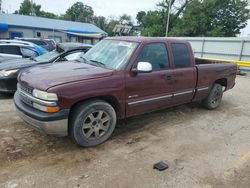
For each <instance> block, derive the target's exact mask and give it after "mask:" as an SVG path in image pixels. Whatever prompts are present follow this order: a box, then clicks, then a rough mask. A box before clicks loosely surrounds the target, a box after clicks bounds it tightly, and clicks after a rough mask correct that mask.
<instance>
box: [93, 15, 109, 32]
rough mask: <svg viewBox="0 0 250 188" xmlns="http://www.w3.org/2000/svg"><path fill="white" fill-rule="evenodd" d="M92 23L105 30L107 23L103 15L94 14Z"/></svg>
mask: <svg viewBox="0 0 250 188" xmlns="http://www.w3.org/2000/svg"><path fill="white" fill-rule="evenodd" d="M93 23H94V24H95V25H96V26H97V27H99V28H101V29H102V30H105V28H106V25H107V20H106V18H105V17H104V16H94V17H93Z"/></svg>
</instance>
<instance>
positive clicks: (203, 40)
mask: <svg viewBox="0 0 250 188" xmlns="http://www.w3.org/2000/svg"><path fill="white" fill-rule="evenodd" d="M204 46H205V38H203V39H202V46H201V57H203V53H204Z"/></svg>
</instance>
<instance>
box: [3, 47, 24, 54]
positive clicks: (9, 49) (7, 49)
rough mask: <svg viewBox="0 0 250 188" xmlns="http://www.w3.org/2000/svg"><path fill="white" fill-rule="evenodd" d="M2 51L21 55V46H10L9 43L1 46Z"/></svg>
mask: <svg viewBox="0 0 250 188" xmlns="http://www.w3.org/2000/svg"><path fill="white" fill-rule="evenodd" d="M1 53H4V54H13V55H21V53H20V49H19V47H18V46H11V45H10V46H9V45H4V46H1Z"/></svg>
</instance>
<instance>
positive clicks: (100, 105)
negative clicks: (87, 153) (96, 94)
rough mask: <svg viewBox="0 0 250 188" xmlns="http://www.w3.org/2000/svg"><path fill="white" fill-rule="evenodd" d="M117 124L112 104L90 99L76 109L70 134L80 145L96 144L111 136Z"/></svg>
mask: <svg viewBox="0 0 250 188" xmlns="http://www.w3.org/2000/svg"><path fill="white" fill-rule="evenodd" d="M115 125H116V112H115V110H114V108H113V107H112V106H111V105H110V104H108V103H106V102H105V101H101V100H94V101H88V102H84V103H82V104H81V105H78V106H77V107H76V109H74V111H73V118H72V121H71V122H70V127H69V129H70V136H71V137H72V139H73V140H74V141H75V142H76V143H77V144H79V145H80V146H83V147H90V146H95V145H98V144H101V143H103V142H105V141H106V140H107V139H108V138H109V137H110V136H111V134H112V133H113V131H114V129H115Z"/></svg>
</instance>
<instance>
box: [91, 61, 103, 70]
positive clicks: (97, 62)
mask: <svg viewBox="0 0 250 188" xmlns="http://www.w3.org/2000/svg"><path fill="white" fill-rule="evenodd" d="M90 61H91V62H94V63H96V64H98V65H101V66H102V67H104V68H105V67H106V65H105V64H104V63H102V62H100V61H96V60H93V59H91V60H90Z"/></svg>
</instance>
